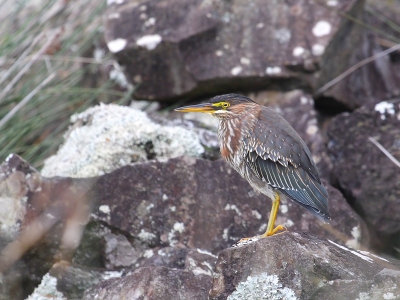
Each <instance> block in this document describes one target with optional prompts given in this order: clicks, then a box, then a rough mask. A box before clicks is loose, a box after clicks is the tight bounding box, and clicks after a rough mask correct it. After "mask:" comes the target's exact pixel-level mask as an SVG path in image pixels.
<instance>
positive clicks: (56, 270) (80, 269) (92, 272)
mask: <svg viewBox="0 0 400 300" xmlns="http://www.w3.org/2000/svg"><path fill="white" fill-rule="evenodd" d="M49 275H50V276H52V277H53V278H55V279H56V288H57V291H59V292H60V293H62V294H63V295H64V296H65V297H66V298H67V299H81V298H82V295H83V293H84V291H85V290H87V289H89V288H90V287H92V286H94V285H96V284H99V283H100V282H103V281H105V280H108V279H111V278H120V277H121V276H122V271H108V270H104V269H103V270H101V269H94V268H86V267H84V266H76V265H71V264H70V263H69V262H66V261H60V262H58V263H56V264H54V265H53V267H52V268H51V269H50V271H49Z"/></svg>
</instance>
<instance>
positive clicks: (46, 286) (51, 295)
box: [27, 274, 67, 300]
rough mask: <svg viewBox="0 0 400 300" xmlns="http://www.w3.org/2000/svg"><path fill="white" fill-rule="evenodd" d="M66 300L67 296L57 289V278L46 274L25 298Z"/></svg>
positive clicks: (33, 299) (31, 299)
mask: <svg viewBox="0 0 400 300" xmlns="http://www.w3.org/2000/svg"><path fill="white" fill-rule="evenodd" d="M43 299H53V300H66V299H67V298H66V297H64V295H63V294H62V293H61V292H60V291H58V290H57V278H55V277H53V276H51V275H50V274H46V275H44V276H43V278H42V282H41V283H40V285H39V286H38V287H37V288H36V289H35V290H34V292H33V294H31V295H30V296H29V297H28V298H27V300H43Z"/></svg>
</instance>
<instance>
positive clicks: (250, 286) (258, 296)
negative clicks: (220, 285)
mask: <svg viewBox="0 0 400 300" xmlns="http://www.w3.org/2000/svg"><path fill="white" fill-rule="evenodd" d="M243 299H247V300H282V299H284V300H296V299H298V298H297V297H296V294H295V293H294V291H293V290H291V289H289V288H287V287H283V286H282V284H281V283H280V282H279V278H278V276H276V275H268V274H266V273H263V274H260V275H257V276H249V277H247V279H246V281H243V282H241V283H239V285H238V286H237V287H236V290H235V291H234V292H233V293H232V294H231V295H229V297H228V300H243Z"/></svg>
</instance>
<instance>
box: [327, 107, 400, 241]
mask: <svg viewBox="0 0 400 300" xmlns="http://www.w3.org/2000/svg"><path fill="white" fill-rule="evenodd" d="M328 134H329V137H330V141H329V145H328V150H329V153H330V155H331V158H332V162H333V166H334V167H333V175H334V177H335V180H336V184H337V185H338V186H339V187H340V189H341V190H342V191H343V192H344V193H345V196H346V198H347V199H349V200H350V201H351V202H352V204H353V206H354V207H355V209H356V210H357V211H358V212H359V213H360V214H361V215H362V216H363V217H364V219H365V221H366V222H368V223H369V224H371V225H372V226H373V228H374V229H375V230H376V231H378V232H379V233H380V235H382V234H383V235H390V234H395V233H400V169H399V167H398V166H397V165H396V164H395V163H393V162H392V161H391V160H390V159H389V158H388V157H387V156H386V155H385V154H384V153H383V152H382V151H381V150H380V149H378V147H377V146H376V145H374V144H373V143H372V142H371V140H370V139H369V138H374V139H375V140H376V141H377V142H379V143H380V144H381V145H382V146H383V147H384V148H385V149H386V150H387V151H388V152H389V153H391V154H392V155H393V156H394V158H395V159H397V160H400V155H399V148H400V146H399V145H400V144H399V143H400V142H399V141H400V100H394V101H387V102H381V103H379V104H377V105H375V106H374V105H368V106H365V107H362V108H360V109H358V110H356V111H355V112H353V113H351V114H349V113H345V114H341V115H339V116H338V117H336V118H335V119H334V120H333V121H332V124H331V127H330V129H329V131H328Z"/></svg>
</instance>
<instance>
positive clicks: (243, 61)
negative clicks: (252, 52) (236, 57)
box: [240, 57, 250, 65]
mask: <svg viewBox="0 0 400 300" xmlns="http://www.w3.org/2000/svg"><path fill="white" fill-rule="evenodd" d="M240 63H241V64H242V65H249V64H250V59H248V58H247V57H241V58H240Z"/></svg>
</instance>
